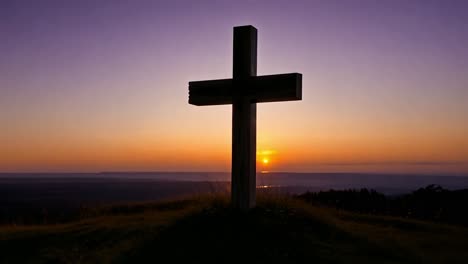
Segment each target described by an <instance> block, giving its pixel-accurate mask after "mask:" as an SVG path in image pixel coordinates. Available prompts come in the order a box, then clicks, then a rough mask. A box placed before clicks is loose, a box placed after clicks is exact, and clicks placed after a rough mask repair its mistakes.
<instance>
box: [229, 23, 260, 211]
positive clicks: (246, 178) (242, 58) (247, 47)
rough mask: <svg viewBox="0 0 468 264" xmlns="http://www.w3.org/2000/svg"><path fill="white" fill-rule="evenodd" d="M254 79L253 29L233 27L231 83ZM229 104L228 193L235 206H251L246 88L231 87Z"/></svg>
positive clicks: (252, 137) (251, 105)
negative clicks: (230, 171) (231, 92)
mask: <svg viewBox="0 0 468 264" xmlns="http://www.w3.org/2000/svg"><path fill="white" fill-rule="evenodd" d="M252 76H257V29H256V28H254V27H252V26H243V27H235V28H234V52H233V82H234V83H239V82H242V81H243V80H244V81H245V80H247V79H248V78H250V77H252ZM234 87H235V89H234V91H233V104H232V179H231V184H232V188H231V190H232V192H231V199H232V203H233V205H234V206H235V207H237V208H241V209H248V208H252V207H254V206H255V188H256V187H255V179H256V152H257V151H256V145H257V143H256V141H257V126H256V123H257V122H256V120H257V104H256V103H255V102H253V101H252V98H249V97H247V96H243V95H244V94H245V90H247V89H249V87H246V85H234Z"/></svg>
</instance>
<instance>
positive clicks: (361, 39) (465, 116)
mask: <svg viewBox="0 0 468 264" xmlns="http://www.w3.org/2000/svg"><path fill="white" fill-rule="evenodd" d="M467 14H468V2H467V1H450V0H448V1H444V0H440V1H430V0H425V1H357V0H356V1H330V0H326V1H325V0H324V1H239V0H236V1H220V0H219V1H174V0H172V1H117V0H115V1H58V0H57V1H46V0H43V1H1V3H0V36H1V41H0V126H1V130H0V171H4V172H28V171H51V172H58V171H60V172H69V171H78V172H86V171H110V170H112V171H115V170H123V171H148V170H164V171H229V170H230V152H231V145H230V144H231V106H205V107H196V106H192V105H189V104H188V102H187V101H188V82H189V81H194V80H206V79H220V78H230V77H231V75H232V28H233V27H234V26H239V25H248V24H251V25H254V26H255V27H256V28H257V29H258V37H259V40H258V74H259V75H264V74H276V73H288V72H300V73H302V74H303V101H298V102H281V103H267V104H260V105H259V106H258V110H257V111H258V116H257V120H258V121H257V122H258V140H257V141H258V145H257V149H258V151H259V160H260V159H263V158H264V156H268V159H269V160H270V162H269V164H268V165H267V166H265V165H262V164H259V170H270V171H297V172H322V171H327V172H335V171H347V172H355V171H359V172H398V173H406V172H411V173H450V174H468V136H467V135H468V15H467Z"/></svg>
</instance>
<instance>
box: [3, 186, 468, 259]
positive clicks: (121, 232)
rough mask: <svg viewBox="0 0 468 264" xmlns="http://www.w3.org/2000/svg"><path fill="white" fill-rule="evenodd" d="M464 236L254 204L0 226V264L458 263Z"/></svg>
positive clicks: (172, 206) (281, 204) (149, 208)
mask: <svg viewBox="0 0 468 264" xmlns="http://www.w3.org/2000/svg"><path fill="white" fill-rule="evenodd" d="M467 245H468V228H465V227H459V226H449V225H442V224H434V223H430V222H422V221H416V220H408V219H403V218H396V217H384V216H372V215H366V214H358V213H351V212H347V211H338V210H336V209H331V208H326V207H318V206H312V205H309V204H306V203H305V202H303V201H300V200H297V199H293V198H290V197H286V196H272V195H270V196H265V195H264V196H260V197H259V199H258V207H257V208H256V209H253V210H252V211H249V212H247V213H242V212H238V211H236V210H233V209H231V208H230V207H229V203H228V199H227V197H224V196H220V195H216V196H215V195H213V196H204V197H195V198H190V199H181V200H177V201H168V202H157V203H135V204H126V205H116V206H109V207H101V208H90V209H85V210H83V211H82V213H81V217H80V219H77V220H76V221H74V222H70V223H66V224H56V225H37V226H14V225H4V226H0V251H1V252H0V263H174V262H176V261H178V262H182V261H183V262H186V263H244V262H247V261H248V262H249V263H250V262H252V261H254V262H257V263H304V262H312V263H466V262H467V260H468V251H467V250H466V247H467Z"/></svg>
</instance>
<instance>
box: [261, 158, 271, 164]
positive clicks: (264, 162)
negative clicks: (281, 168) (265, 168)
mask: <svg viewBox="0 0 468 264" xmlns="http://www.w3.org/2000/svg"><path fill="white" fill-rule="evenodd" d="M262 162H263V164H265V165H266V164H268V163H269V162H270V160H269V159H268V158H263V159H262Z"/></svg>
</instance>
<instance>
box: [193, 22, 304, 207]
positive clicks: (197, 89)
mask: <svg viewBox="0 0 468 264" xmlns="http://www.w3.org/2000/svg"><path fill="white" fill-rule="evenodd" d="M301 99H302V75H301V74H299V73H288V74H279V75H266V76H257V29H256V28H255V27H253V26H241V27H234V54H233V78H232V79H221V80H210V81H196V82H189V104H193V105H198V106H200V105H222V104H232V170H231V173H232V178H231V198H232V204H233V206H234V207H237V208H240V209H243V210H247V209H249V208H252V207H254V206H255V188H256V185H255V177H256V152H257V151H256V148H257V146H256V140H257V124H256V123H257V104H256V103H264V102H277V101H293V100H301Z"/></svg>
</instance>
